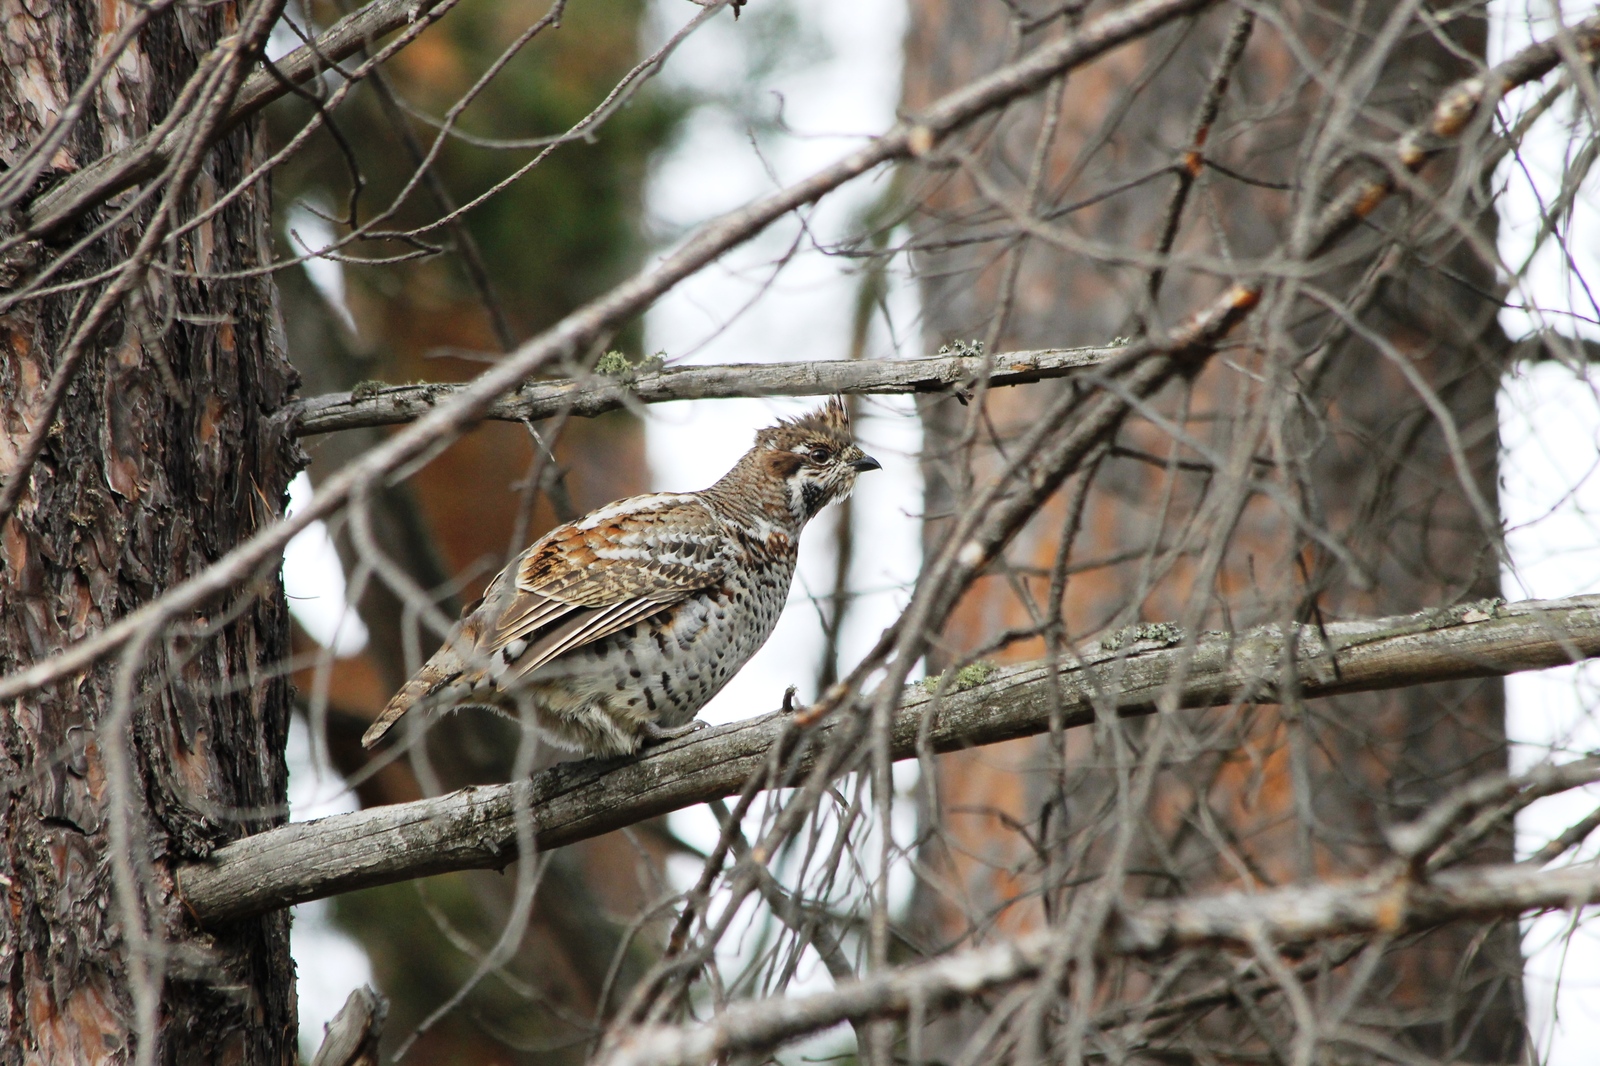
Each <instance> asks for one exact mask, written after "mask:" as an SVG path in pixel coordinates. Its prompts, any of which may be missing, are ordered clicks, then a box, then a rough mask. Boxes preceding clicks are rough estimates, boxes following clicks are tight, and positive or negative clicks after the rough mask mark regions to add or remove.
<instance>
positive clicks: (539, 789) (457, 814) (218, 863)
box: [178, 596, 1600, 923]
mask: <svg viewBox="0 0 1600 1066" xmlns="http://www.w3.org/2000/svg"><path fill="white" fill-rule="evenodd" d="M1141 632H1142V633H1145V634H1153V635H1154V639H1133V638H1135V637H1137V636H1138V635H1139V633H1141ZM1324 633H1325V634H1326V640H1324V636H1323V634H1324ZM1291 636H1292V638H1293V641H1294V656H1293V664H1294V668H1293V673H1292V676H1290V677H1287V678H1286V677H1285V676H1284V675H1283V664H1284V661H1285V648H1284V634H1283V633H1282V631H1281V630H1279V629H1278V628H1277V627H1273V626H1268V627H1263V628H1259V629H1255V630H1251V631H1249V632H1247V633H1243V634H1238V635H1231V634H1208V635H1206V636H1204V637H1203V638H1202V639H1200V640H1199V641H1198V642H1197V643H1196V644H1195V645H1193V646H1192V647H1185V646H1183V644H1182V641H1181V638H1178V637H1175V636H1174V635H1172V634H1171V633H1170V632H1169V631H1168V627H1143V629H1142V630H1140V631H1136V632H1134V633H1130V634H1128V640H1127V641H1126V642H1125V643H1121V644H1118V645H1117V646H1116V647H1112V648H1106V647H1102V648H1101V649H1100V650H1098V651H1095V652H1094V653H1092V654H1088V655H1084V656H1083V657H1082V658H1081V659H1080V660H1079V661H1078V662H1077V663H1075V664H1073V665H1070V666H1065V667H1062V668H1060V669H1059V670H1058V677H1057V678H1056V679H1055V680H1054V681H1052V679H1051V678H1050V668H1049V667H1048V666H1047V665H1045V664H1042V663H1033V664H1028V665H1022V666H1014V667H1006V668H1003V669H1001V670H998V671H996V672H995V673H994V674H993V675H992V676H991V677H990V678H988V679H987V680H986V681H984V683H982V684H980V685H977V686H974V687H972V688H969V689H966V690H965V691H960V692H947V693H945V694H944V695H942V696H939V697H938V698H937V699H935V696H934V694H932V693H930V692H928V691H927V689H926V687H925V686H922V685H912V686H909V687H908V688H907V689H906V692H905V695H904V697H903V702H902V706H901V707H900V709H899V710H898V711H897V713H896V715H895V717H894V719H893V724H892V728H893V737H892V742H891V746H892V752H893V756H894V758H896V759H907V758H911V757H913V756H914V755H915V754H916V751H917V738H918V735H919V731H920V732H923V733H924V735H925V736H926V739H927V743H928V744H929V747H930V748H931V750H933V751H936V752H944V751H953V750H957V749H962V748H968V747H974V746H978V745H983V744H994V743H998V742H999V741H1003V740H1011V739H1013V738H1016V737H1024V736H1032V735H1035V734H1038V733H1042V732H1045V731H1047V730H1048V729H1049V728H1050V723H1051V718H1052V712H1054V715H1055V717H1056V719H1057V720H1058V721H1059V722H1060V723H1061V725H1062V726H1063V727H1064V728H1074V727H1078V726H1083V725H1088V724H1090V723H1092V722H1093V721H1094V718H1095V710H1094V703H1095V701H1096V699H1100V700H1103V701H1105V703H1106V704H1107V705H1108V706H1111V707H1114V708H1115V709H1116V710H1117V712H1118V713H1120V714H1122V715H1128V716H1132V715H1140V714H1149V713H1151V712H1152V711H1153V710H1155V705H1156V701H1157V699H1158V698H1159V697H1160V696H1161V695H1162V693H1163V692H1164V691H1165V689H1166V687H1167V686H1168V685H1169V683H1171V682H1172V681H1173V680H1174V679H1175V678H1176V679H1179V680H1181V685H1180V687H1179V689H1178V691H1177V703H1178V705H1179V706H1183V707H1204V706H1214V705H1218V704H1227V703H1233V702H1257V703H1270V702H1275V701H1276V700H1277V699H1278V697H1279V693H1280V686H1282V685H1285V684H1288V685H1293V686H1296V687H1297V688H1298V689H1299V691H1300V692H1301V693H1302V694H1303V695H1305V696H1308V697H1314V696H1326V695H1331V694H1335V693H1340V692H1356V691H1365V690H1370V689H1384V688H1399V687H1402V686H1406V685H1417V684H1424V683H1427V682H1433V681H1446V680H1452V679H1457V678H1469V677H1490V676H1498V675H1503V674H1509V673H1516V672H1518V671H1523V670H1537V669H1542V668H1545V667H1549V666H1555V665H1558V664H1562V663H1568V662H1575V661H1578V660H1580V659H1585V658H1590V657H1593V656H1596V655H1600V597H1596V596H1580V597H1574V598H1572V599H1566V600H1548V601H1537V600H1528V601H1523V602H1521V603H1515V604H1498V603H1497V602H1485V603H1482V604H1472V605H1466V606H1459V607H1452V608H1446V609H1438V610H1432V611H1423V612H1420V613H1417V614H1409V615H1400V616H1395V617H1389V618H1379V619H1372V620H1368V621H1359V622H1341V623H1335V624H1332V625H1329V626H1326V627H1325V628H1324V629H1323V630H1322V631H1320V632H1319V631H1318V630H1317V629H1315V628H1300V629H1297V630H1296V631H1294V633H1292V634H1291ZM1111 643H1113V644H1117V642H1115V641H1113V642H1111ZM788 726H789V716H787V715H785V714H783V713H782V712H774V713H772V714H767V715H763V716H761V717H757V718H753V719H750V720H747V721H744V722H738V723H735V724H732V725H726V726H720V727H716V728H711V729H705V730H702V731H700V732H698V733H694V734H691V735H690V736H688V737H685V738H682V739H680V740H676V741H672V742H670V743H668V744H664V745H662V746H660V747H658V748H653V749H650V750H649V751H648V752H646V753H645V754H644V755H642V756H640V757H638V758H634V759H627V760H613V761H608V762H599V761H595V760H588V761H584V762H575V763H565V764H562V765H559V766H555V767H552V768H551V769H549V770H545V771H543V772H541V773H539V774H537V775H535V776H534V777H533V778H531V779H530V780H528V781H523V782H517V783H513V784H506V785H495V786H487V787H483V786H480V787H474V788H465V789H461V790H460V791H458V792H452V793H450V794H448V795H445V796H439V797H436V798H433V799H425V800H419V801H417V802H414V803H402V804H396V805H394V806H389V807H376V808H373V809H370V810H364V811H358V812H356V813H354V814H342V815H335V816H333V817H330V818H323V819H320V820H318V821H314V822H298V823H295V824H292V825H287V826H283V827H281V828H278V829H273V830H269V831H268V832H265V833H260V834H257V835H255V836H252V837H246V838H244V839H242V840H238V841H235V842H233V843H231V844H228V845H226V846H225V847H222V848H220V849H218V851H217V852H216V853H215V854H214V855H213V856H212V857H211V858H210V859H208V860H206V861H204V862H200V863H195V864H192V865H189V866H185V867H183V868H182V869H181V870H180V871H179V874H178V879H179V886H180V890H181V891H182V893H183V896H184V899H185V901H186V902H187V904H188V906H189V908H190V910H191V911H192V912H193V913H194V915H195V916H196V917H197V918H198V919H199V920H200V921H202V922H205V923H215V922H223V921H228V920H231V919H236V918H241V917H245V916H248V915H254V914H260V913H262V912H265V911H269V910H273V909H276V908H279V907H287V906H290V905H291V904H295V903H301V902H304V901H306V900H311V899H320V898H322V897H325V896H331V895H335V894H337V893H340V892H349V891H352V890H354V889H358V888H365V887H368V886H371V885H380V884H389V883H391V882H395V881H403V880H409V879H411V878H415V877H424V876H427V875H430V874H437V873H443V872H445V871H449V870H464V869H481V868H500V867H504V866H505V865H506V864H507V863H509V862H511V861H512V860H513V859H514V858H515V857H516V817H517V815H516V812H517V809H518V807H519V805H520V807H521V809H522V810H523V811H524V812H527V814H528V815H529V816H531V818H532V820H533V830H534V838H535V840H536V841H537V842H538V845H539V846H540V847H541V848H555V847H560V846H562V845H565V844H570V843H572V842H574V841H577V840H584V839H587V838H589V837H593V836H597V835H599V834H601V833H607V832H610V831H612V830H615V829H621V828H623V827H625V826H629V825H633V824H635V823H637V822H640V821H643V820H645V819H647V818H653V817H656V816H658V815H661V814H666V813H668V812H669V811H675V810H680V809H682V808H684V807H689V806H692V805H694V804H697V803H703V802H706V801H708V800H713V799H718V798H721V797H724V796H728V795H732V794H734V793H736V792H738V791H739V790H740V789H741V788H743V786H744V784H745V782H746V781H747V780H749V779H750V778H751V776H752V775H755V774H758V773H761V772H762V771H763V768H764V767H765V766H766V764H767V760H768V753H769V751H770V750H771V749H772V746H773V744H774V743H775V742H777V741H778V740H779V738H780V737H781V736H782V735H783V733H784V731H785V729H786V728H787V727H788ZM837 727H838V723H837V719H828V720H824V721H823V722H821V723H820V724H818V725H817V726H816V727H814V728H813V729H812V730H810V732H809V733H808V735H807V736H806V737H805V738H804V740H803V742H802V743H801V745H799V747H798V749H797V752H796V756H795V758H794V761H793V762H792V763H791V764H790V767H789V769H790V772H791V774H793V775H798V774H801V773H804V772H805V771H806V770H808V769H809V768H810V767H811V765H812V760H813V759H814V757H815V753H816V752H817V751H819V750H820V749H821V748H822V746H823V745H824V743H825V742H826V736H827V734H828V732H829V731H830V730H832V729H834V728H837ZM785 780H792V777H790V778H785ZM519 801H520V802H519Z"/></svg>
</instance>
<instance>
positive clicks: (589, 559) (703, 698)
mask: <svg viewBox="0 0 1600 1066" xmlns="http://www.w3.org/2000/svg"><path fill="white" fill-rule="evenodd" d="M877 469H879V464H878V461H877V460H876V459H873V458H872V457H871V456H869V455H867V454H866V453H865V452H863V451H862V450H861V449H860V448H859V447H857V446H856V443H855V441H854V440H853V439H852V437H851V432H850V418H849V415H848V413H847V412H846V410H845V407H844V404H843V403H842V402H841V401H840V400H839V399H838V398H837V397H835V398H832V399H830V400H829V401H828V402H827V403H826V404H824V405H823V406H822V407H821V408H819V409H818V410H816V411H812V412H811V413H809V414H806V415H804V416H802V417H800V418H793V419H783V420H781V421H779V422H778V424H777V425H775V426H771V427H769V428H767V429H763V430H761V431H760V432H758V433H757V434H756V442H755V446H754V447H753V448H751V449H750V450H749V451H748V452H746V453H745V454H744V457H743V458H741V459H740V460H739V461H738V462H737V463H735V464H734V466H733V469H732V470H730V471H728V473H727V474H725V475H724V476H723V478H722V480H720V481H718V482H717V483H716V484H715V485H712V486H711V487H710V488H708V489H704V490H702V491H700V492H681V493H680V492H658V493H652V494H651V495H648V496H634V497H632V498H630V499H626V500H621V501H618V502H617V503H613V504H611V505H609V506H607V507H602V508H600V509H599V510H598V511H593V512H591V513H589V514H587V515H585V516H584V517H583V518H580V519H578V520H577V521H576V522H572V523H569V524H567V525H564V526H558V527H557V528H555V529H553V530H551V531H550V532H549V533H547V534H545V535H544V536H543V537H541V538H540V539H539V540H538V541H537V542H536V543H535V544H534V545H533V546H532V547H530V548H529V549H528V550H527V551H525V552H523V553H522V555H521V556H519V557H518V558H517V559H516V561H515V562H513V563H512V564H511V565H510V566H508V567H506V568H505V569H504V570H502V571H501V572H500V573H499V574H498V575H496V576H495V578H494V580H493V581H491V582H490V583H489V588H488V590H487V591H486V592H485V593H484V594H483V598H482V599H481V600H479V601H478V602H477V603H476V604H473V605H471V606H469V607H468V608H467V610H466V611H464V612H463V613H462V618H461V622H460V623H459V624H458V625H457V626H456V627H455V629H454V630H453V631H452V632H451V634H450V636H449V638H448V639H447V640H446V641H445V643H444V646H443V647H442V648H440V649H439V651H438V652H436V653H435V654H434V656H433V658H431V659H429V660H428V662H427V663H426V664H425V665H424V666H423V667H422V669H421V670H418V671H417V673H416V675H415V676H414V677H412V678H411V680H410V681H408V682H406V684H405V686H404V687H402V688H401V689H400V691H399V692H397V693H396V694H395V696H394V698H393V699H391V700H390V701H389V705H388V706H387V707H385V708H384V709H383V713H382V714H380V715H379V716H378V718H377V721H375V722H373V723H372V727H371V728H370V729H368V730H367V732H366V735H365V736H363V737H362V738H361V743H362V744H363V745H364V746H366V747H369V748H370V747H372V746H373V745H374V744H376V743H377V742H378V740H379V739H381V738H382V737H383V735H384V734H385V733H387V732H388V731H389V729H390V728H391V727H392V726H393V725H394V723H395V722H396V721H398V720H399V719H400V716H401V715H403V714H405V713H406V712H407V711H408V710H410V709H411V708H412V707H416V706H419V705H421V706H424V707H428V708H433V707H455V706H471V705H488V706H491V707H495V708H498V709H501V710H505V711H508V712H510V713H512V714H519V713H520V712H522V711H526V712H527V713H529V714H531V716H532V719H533V722H534V724H535V725H536V726H537V727H538V729H539V730H540V732H541V733H542V734H543V735H544V736H546V737H547V738H549V739H550V740H551V741H552V742H553V743H555V744H557V745H560V746H561V747H564V748H571V749H574V750H577V751H582V752H586V753H588V754H590V755H596V756H613V755H627V754H631V753H632V752H634V751H637V750H638V749H639V746H640V745H641V744H642V743H644V742H646V741H649V740H658V739H665V738H668V737H673V736H678V735H681V734H683V733H685V732H687V731H689V730H690V729H693V728H695V727H696V723H694V721H693V719H694V716H695V714H696V713H697V712H698V711H699V710H700V708H701V707H704V706H705V705H706V703H707V702H708V701H709V700H710V699H711V697H712V696H714V695H716V694H717V692H719V691H720V690H721V689H722V686H723V685H725V684H727V683H728V680H729V679H730V678H731V677H733V675H734V674H735V673H737V672H738V671H739V668H740V667H742V666H743V665H744V664H745V662H746V661H748V660H749V658H750V656H752V655H754V654H755V652H756V649H758V648H760V647H761V645H762V644H764V643H766V639H767V637H768V635H770V634H771V633H772V627H773V626H774V625H776V624H777V621H778V615H779V613H780V612H781V611H782V610H783V604H784V601H785V600H786V599H787V598H788V595H789V582H790V579H791V578H793V576H794V566H795V558H796V554H797V551H798V548H799V543H800V531H801V530H802V529H804V528H805V525H806V523H807V522H808V521H810V520H811V519H812V518H814V517H815V516H816V514H817V512H819V511H821V510H822V508H823V507H825V506H827V505H828V504H829V503H831V502H832V501H834V500H838V499H843V498H844V497H845V496H848V495H849V494H850V490H851V489H852V488H853V487H854V486H855V480H856V475H857V474H859V473H861V472H862V471H866V470H877Z"/></svg>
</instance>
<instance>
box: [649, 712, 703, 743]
mask: <svg viewBox="0 0 1600 1066" xmlns="http://www.w3.org/2000/svg"><path fill="white" fill-rule="evenodd" d="M708 724H709V723H706V722H702V721H701V720H700V719H698V718H694V719H691V720H690V721H688V722H685V723H684V724H683V725H674V726H661V725H656V724H655V723H654V722H646V723H644V725H643V726H641V727H640V728H639V733H640V734H641V735H642V736H643V737H644V742H645V743H646V744H664V743H666V742H667V741H669V740H677V739H678V738H679V737H686V736H688V735H689V734H690V733H698V732H699V731H700V730H702V729H704V728H706V726H707V725H708Z"/></svg>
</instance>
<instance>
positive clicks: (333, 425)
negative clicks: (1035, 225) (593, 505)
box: [285, 348, 1121, 437]
mask: <svg viewBox="0 0 1600 1066" xmlns="http://www.w3.org/2000/svg"><path fill="white" fill-rule="evenodd" d="M1120 350H1121V349H1120V348H1051V349H1046V350H1044V351H1036V352H1008V353H1005V354H1003V355H997V356H994V357H986V356H982V355H945V356H935V357H933V358H929V359H900V360H877V359H835V360H825V361H819V362H812V363H734V364H731V365H728V366H686V367H675V368H673V369H670V370H662V371H659V372H656V373H650V374H639V375H637V376H631V377H627V378H623V379H620V380H619V379H615V378H607V377H602V376H599V375H591V376H589V377H583V378H562V379H561V380H559V381H537V382H531V383H529V384H527V385H524V386H522V387H521V388H519V389H517V390H516V391H515V392H513V393H511V394H509V395H507V396H506V397H504V398H503V399H500V400H498V401H496V402H495V403H494V404H493V405H492V406H491V407H490V408H489V409H488V411H487V412H485V414H484V417H485V418H491V419H499V420H501V421H506V422H524V421H529V420H532V419H538V418H549V417H550V416H551V415H554V414H558V413H560V412H562V411H570V412H571V413H572V414H575V415H583V416H586V417H587V416H592V415H598V414H604V413H605V412H607V411H615V410H617V409H618V408H620V407H626V406H627V405H628V404H629V403H666V402H668V401H670V400H708V399H719V400H720V399H728V398H730V397H736V396H827V395H832V394H834V393H857V394H878V395H890V394H896V393H912V392H943V391H945V390H947V389H958V388H962V387H965V386H969V385H972V384H974V383H976V382H977V380H978V379H979V377H981V376H982V375H983V373H984V371H985V368H986V366H987V368H988V372H989V384H990V385H1023V384H1027V383H1030V382H1034V381H1043V380H1044V379H1046V378H1058V377H1062V376H1064V375H1066V374H1070V373H1072V372H1073V371H1075V370H1081V369H1083V368H1084V367H1088V366H1098V365H1100V364H1101V363H1104V362H1106V361H1107V360H1108V359H1110V358H1111V357H1113V356H1114V355H1116V354H1117V352H1119V351H1120ZM459 388H460V386H457V385H433V384H423V385H395V386H390V387H387V388H378V389H357V390H356V391H355V392H344V393H335V394H332V395H328V396H313V397H310V398H308V399H304V400H299V401H297V402H295V403H292V404H290V405H289V407H288V408H287V409H286V411H285V417H286V418H287V419H288V420H289V422H290V425H291V426H292V427H293V430H294V433H295V434H296V435H297V436H301V437H307V436H311V435H312V434H315V433H330V432H333V431H334V430H340V429H364V428H366V427H368V426H388V425H394V424H396V423H400V422H410V421H413V420H415V419H417V418H419V417H421V416H422V415H423V414H425V413H426V412H427V411H428V410H430V409H431V408H433V407H434V406H435V405H436V404H438V403H440V402H441V401H443V400H447V399H449V398H450V397H451V396H453V395H454V394H455V393H456V391H457V390H458V389H459Z"/></svg>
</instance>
